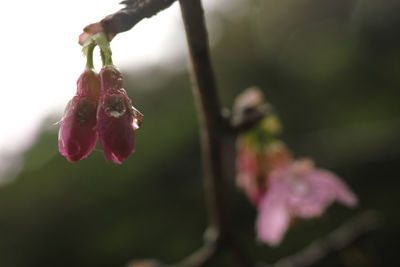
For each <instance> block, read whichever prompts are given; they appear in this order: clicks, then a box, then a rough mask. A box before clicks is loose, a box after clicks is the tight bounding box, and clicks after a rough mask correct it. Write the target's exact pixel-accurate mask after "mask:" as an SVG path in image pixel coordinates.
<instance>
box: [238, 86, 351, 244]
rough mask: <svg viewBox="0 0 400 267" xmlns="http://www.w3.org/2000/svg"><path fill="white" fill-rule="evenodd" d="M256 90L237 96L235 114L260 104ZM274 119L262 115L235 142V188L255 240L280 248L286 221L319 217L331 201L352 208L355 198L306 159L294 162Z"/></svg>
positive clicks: (348, 190)
mask: <svg viewBox="0 0 400 267" xmlns="http://www.w3.org/2000/svg"><path fill="white" fill-rule="evenodd" d="M263 103H264V100H263V97H262V93H261V91H260V90H259V89H255V88H251V89H248V90H247V91H245V92H244V93H242V94H241V95H239V96H238V98H237V100H236V103H235V107H234V111H235V113H236V114H239V115H238V116H241V115H240V114H243V112H249V110H253V111H254V110H255V109H260V108H261V107H263V106H265V104H263ZM279 131H280V125H279V121H278V119H277V117H276V116H275V115H273V114H269V115H267V116H266V117H265V118H264V119H263V120H262V121H261V122H260V123H258V125H256V126H255V127H254V128H252V129H251V130H249V131H248V132H246V133H244V134H242V135H240V136H239V137H238V140H237V159H236V167H237V185H238V186H239V187H240V188H241V189H243V191H244V192H245V193H246V195H247V197H248V198H249V200H250V201H251V202H252V203H253V204H254V205H255V206H256V208H257V211H258V216H257V220H256V231H257V236H258V239H259V240H261V241H263V242H266V243H268V244H270V245H272V246H276V245H278V244H280V242H281V241H282V238H283V236H284V234H285V233H286V231H287V229H288V227H289V226H290V222H291V221H292V220H293V219H294V218H296V217H299V218H305V219H307V218H313V217H316V216H320V215H321V214H322V213H323V212H324V210H325V209H326V208H327V207H328V206H329V205H330V204H331V203H332V202H333V201H338V202H340V203H342V204H344V205H346V206H349V207H354V206H355V205H356V204H357V198H356V196H355V195H354V194H353V193H352V192H351V190H350V189H349V188H348V187H347V185H346V184H345V183H344V182H342V181H341V180H340V179H339V177H337V176H336V175H335V174H333V173H331V172H329V171H327V170H324V169H318V168H315V166H314V163H313V161H312V160H310V159H297V160H296V159H294V158H293V157H292V155H291V152H290V150H289V149H288V148H287V147H286V146H285V144H284V143H283V142H282V141H280V140H279V139H277V137H276V136H277V134H278V133H279Z"/></svg>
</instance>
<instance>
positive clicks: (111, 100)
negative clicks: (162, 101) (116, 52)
mask: <svg viewBox="0 0 400 267" xmlns="http://www.w3.org/2000/svg"><path fill="white" fill-rule="evenodd" d="M99 78H100V87H101V90H100V102H99V108H98V112H97V119H98V124H97V129H98V133H99V138H100V144H101V147H102V148H103V151H104V155H105V157H106V159H107V161H110V160H113V161H114V162H115V163H118V164H121V161H122V160H124V159H126V158H127V157H128V156H129V155H130V154H131V153H132V152H134V131H135V129H137V128H138V124H140V122H141V119H142V117H143V115H142V114H141V113H140V112H139V111H137V110H135V109H134V108H133V107H132V103H131V100H130V99H129V97H128V95H127V94H126V91H125V90H124V89H122V75H121V73H120V72H119V71H118V70H117V68H115V67H114V66H105V67H103V68H102V70H101V71H100V73H99Z"/></svg>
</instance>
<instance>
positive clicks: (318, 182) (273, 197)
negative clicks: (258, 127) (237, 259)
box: [256, 159, 357, 246]
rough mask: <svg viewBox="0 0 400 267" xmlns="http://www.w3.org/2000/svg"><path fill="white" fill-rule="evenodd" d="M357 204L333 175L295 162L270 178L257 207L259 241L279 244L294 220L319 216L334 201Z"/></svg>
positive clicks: (278, 169) (303, 162)
mask: <svg viewBox="0 0 400 267" xmlns="http://www.w3.org/2000/svg"><path fill="white" fill-rule="evenodd" d="M335 200H336V201H338V202H340V203H342V204H344V205H346V206H349V207H354V206H355V205H356V204H357V198H356V196H355V195H354V194H353V193H352V192H351V191H350V190H349V188H348V187H347V186H346V185H345V184H344V183H343V182H342V181H341V180H340V179H339V178H338V177H337V176H336V175H334V174H333V173H331V172H328V171H326V170H322V169H316V168H314V166H313V163H312V161H310V160H306V159H303V160H298V161H293V162H292V163H291V164H290V165H287V166H283V167H281V168H276V169H274V170H272V171H271V173H270V175H269V177H268V191H267V192H266V194H265V195H264V196H263V198H262V200H261V201H260V203H259V205H258V218H257V222H256V230H257V235H258V239H259V240H261V241H264V242H266V243H268V244H270V245H274V246H276V245H278V244H279V243H280V242H281V240H282V238H283V236H284V234H285V232H286V230H287V229H288V227H289V224H290V221H291V219H292V218H294V217H300V218H312V217H316V216H320V215H321V214H322V213H323V211H324V210H325V209H326V208H327V207H328V206H329V205H330V204H331V203H332V202H333V201H335Z"/></svg>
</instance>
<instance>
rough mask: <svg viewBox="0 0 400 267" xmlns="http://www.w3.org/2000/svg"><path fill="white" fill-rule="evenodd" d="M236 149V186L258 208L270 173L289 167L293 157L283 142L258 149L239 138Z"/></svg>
mask: <svg viewBox="0 0 400 267" xmlns="http://www.w3.org/2000/svg"><path fill="white" fill-rule="evenodd" d="M236 148H237V158H236V169H237V178H236V184H237V186H238V187H240V188H242V189H243V191H244V192H245V193H246V195H247V197H248V198H249V200H250V201H251V202H252V203H253V204H254V205H256V206H257V205H258V203H259V202H260V201H261V200H262V198H263V197H264V194H265V192H266V190H267V186H268V184H267V179H268V174H269V172H270V171H271V170H272V169H274V168H277V167H281V166H286V165H288V164H289V163H290V162H291V161H292V156H291V154H290V152H289V150H288V149H287V148H286V146H285V145H284V144H283V143H282V142H274V143H272V144H270V145H269V146H268V147H266V148H258V147H256V146H254V145H251V144H249V143H248V142H246V140H245V139H244V138H239V139H238V142H237V145H236Z"/></svg>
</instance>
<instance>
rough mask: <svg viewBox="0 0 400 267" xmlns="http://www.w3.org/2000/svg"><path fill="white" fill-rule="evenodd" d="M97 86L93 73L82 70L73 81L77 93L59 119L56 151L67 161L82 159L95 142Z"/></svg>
mask: <svg viewBox="0 0 400 267" xmlns="http://www.w3.org/2000/svg"><path fill="white" fill-rule="evenodd" d="M99 91H100V85H99V81H98V79H97V74H96V73H95V72H94V71H92V70H90V69H86V70H85V71H84V72H83V73H82V74H81V76H80V77H79V79H78V81H77V92H76V95H75V96H74V97H73V98H72V100H71V101H70V102H69V103H68V105H67V107H66V109H65V114H64V116H63V118H62V120H61V126H60V130H59V134H58V148H59V151H60V153H61V154H62V155H63V156H65V157H66V158H67V160H68V161H78V160H81V159H83V158H86V157H87V156H88V155H89V154H90V152H91V151H92V150H93V148H94V147H95V145H96V142H97V131H96V112H97V101H98V97H99Z"/></svg>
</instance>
